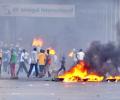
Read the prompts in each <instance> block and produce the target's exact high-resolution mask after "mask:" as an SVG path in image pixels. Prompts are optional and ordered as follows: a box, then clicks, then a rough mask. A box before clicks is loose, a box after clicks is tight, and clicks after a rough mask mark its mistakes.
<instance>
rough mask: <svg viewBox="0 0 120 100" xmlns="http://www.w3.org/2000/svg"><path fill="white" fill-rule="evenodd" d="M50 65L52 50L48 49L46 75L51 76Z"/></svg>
mask: <svg viewBox="0 0 120 100" xmlns="http://www.w3.org/2000/svg"><path fill="white" fill-rule="evenodd" d="M50 65H51V56H50V50H49V49H48V50H47V54H46V64H45V71H46V77H51V74H50Z"/></svg>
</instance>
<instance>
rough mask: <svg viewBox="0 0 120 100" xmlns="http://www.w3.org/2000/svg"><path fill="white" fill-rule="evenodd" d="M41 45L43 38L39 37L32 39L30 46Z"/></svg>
mask: <svg viewBox="0 0 120 100" xmlns="http://www.w3.org/2000/svg"><path fill="white" fill-rule="evenodd" d="M42 45H43V40H42V39H40V38H35V39H33V42H32V46H35V47H42Z"/></svg>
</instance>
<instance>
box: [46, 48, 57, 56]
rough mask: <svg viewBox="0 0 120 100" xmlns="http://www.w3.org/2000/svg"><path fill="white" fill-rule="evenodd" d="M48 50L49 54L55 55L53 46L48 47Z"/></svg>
mask: <svg viewBox="0 0 120 100" xmlns="http://www.w3.org/2000/svg"><path fill="white" fill-rule="evenodd" d="M48 49H49V50H50V51H49V53H50V55H55V54H56V51H55V50H54V49H53V48H51V47H50V48H48Z"/></svg>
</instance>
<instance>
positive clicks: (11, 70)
mask: <svg viewBox="0 0 120 100" xmlns="http://www.w3.org/2000/svg"><path fill="white" fill-rule="evenodd" d="M73 53H74V55H73V60H74V64H76V63H77V61H79V60H83V59H84V56H85V54H84V52H83V51H82V49H80V50H79V51H77V52H76V51H75V50H73ZM23 71H24V72H25V73H26V77H28V78H29V77H30V76H35V77H39V78H42V77H55V76H57V75H59V73H61V71H62V72H65V71H66V57H65V55H62V56H61V58H60V60H58V57H57V55H56V54H54V55H51V54H50V49H46V50H44V49H40V50H38V49H37V48H36V47H34V48H33V50H32V51H31V52H30V53H28V52H27V50H25V49H22V50H16V49H13V48H12V49H11V50H8V49H7V50H2V49H1V50H0V76H1V74H2V72H6V73H7V74H10V78H12V79H14V78H19V77H20V76H19V73H23Z"/></svg>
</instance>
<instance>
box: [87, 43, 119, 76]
mask: <svg viewBox="0 0 120 100" xmlns="http://www.w3.org/2000/svg"><path fill="white" fill-rule="evenodd" d="M85 60H86V61H87V62H88V63H89V64H90V69H91V70H90V71H94V72H96V73H98V74H99V75H104V76H106V74H109V75H112V76H116V75H119V70H118V68H119V66H120V47H118V46H116V45H115V44H114V43H113V42H109V43H107V44H102V43H101V42H100V41H94V42H92V43H91V44H90V46H89V48H88V49H87V50H86V57H85Z"/></svg>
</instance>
